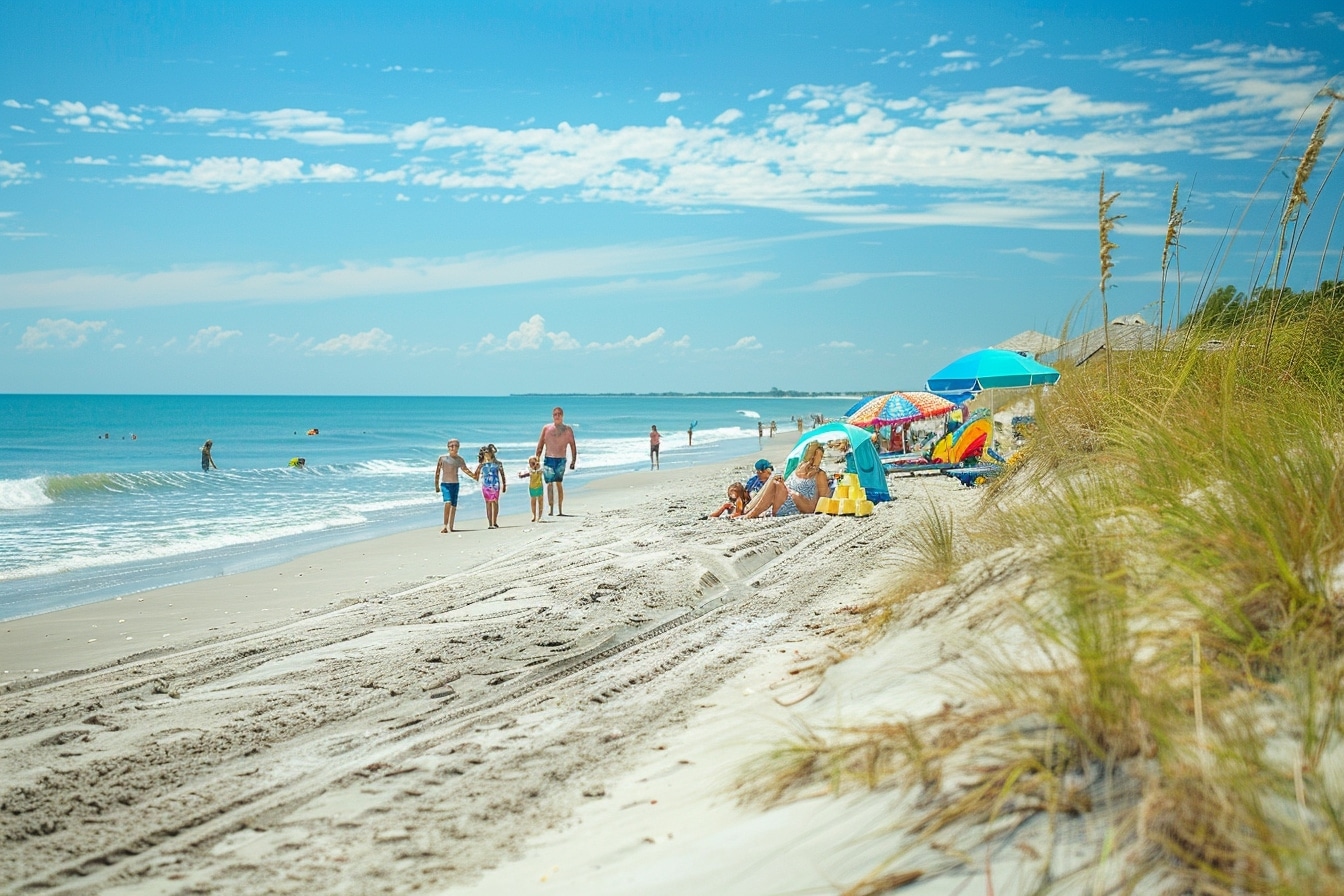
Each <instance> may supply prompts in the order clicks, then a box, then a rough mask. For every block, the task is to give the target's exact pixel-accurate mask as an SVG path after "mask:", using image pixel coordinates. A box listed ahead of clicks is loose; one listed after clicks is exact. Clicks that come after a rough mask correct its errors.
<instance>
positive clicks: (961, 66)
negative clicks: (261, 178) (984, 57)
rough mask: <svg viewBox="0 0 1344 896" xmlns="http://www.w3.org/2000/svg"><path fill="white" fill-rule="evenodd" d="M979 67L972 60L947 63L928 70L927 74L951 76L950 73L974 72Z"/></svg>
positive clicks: (977, 63) (978, 64)
mask: <svg viewBox="0 0 1344 896" xmlns="http://www.w3.org/2000/svg"><path fill="white" fill-rule="evenodd" d="M979 67H980V63H979V62H977V61H975V60H974V59H969V60H967V61H965V62H949V63H948V64H947V65H940V66H937V67H936V68H932V69H929V74H930V75H946V74H951V73H952V72H971V71H975V70H976V69H977V68H979Z"/></svg>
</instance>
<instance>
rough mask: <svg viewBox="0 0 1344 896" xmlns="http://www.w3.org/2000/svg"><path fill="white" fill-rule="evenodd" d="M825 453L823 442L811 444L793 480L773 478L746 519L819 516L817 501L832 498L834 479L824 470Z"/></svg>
mask: <svg viewBox="0 0 1344 896" xmlns="http://www.w3.org/2000/svg"><path fill="white" fill-rule="evenodd" d="M825 453H826V449H825V448H824V447H822V444H821V443H820V442H808V443H807V447H806V448H804V449H803V458H802V460H801V461H799V463H798V466H797V467H795V468H794V470H793V472H792V473H790V474H789V478H788V479H781V478H780V477H779V474H775V475H774V476H771V477H770V480H769V481H768V482H766V483H765V485H764V486H762V487H761V490H760V491H759V492H757V493H756V497H755V498H753V499H752V502H751V506H749V507H748V508H747V512H746V513H745V514H744V516H747V517H752V518H754V517H758V516H763V515H764V514H765V513H767V512H769V513H770V515H772V516H793V515H794V514H798V513H813V512H815V511H816V509H817V499H818V498H828V497H830V495H831V479H830V477H829V476H827V475H826V471H825V470H823V469H822V468H821V459H822V457H823V456H824V455H825Z"/></svg>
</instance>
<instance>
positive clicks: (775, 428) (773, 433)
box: [770, 420, 779, 439]
mask: <svg viewBox="0 0 1344 896" xmlns="http://www.w3.org/2000/svg"><path fill="white" fill-rule="evenodd" d="M778 428H779V427H777V426H776V425H775V421H773V420H771V421H770V438H772V439H773V438H774V437H775V430H777V429H778Z"/></svg>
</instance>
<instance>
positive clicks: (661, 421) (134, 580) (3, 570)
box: [0, 395, 854, 619]
mask: <svg viewBox="0 0 1344 896" xmlns="http://www.w3.org/2000/svg"><path fill="white" fill-rule="evenodd" d="M853 401H854V397H853V396H848V397H846V396H837V397H834V398H734V397H718V396H703V397H700V396H676V397H672V396H667V397H664V396H657V397H651V396H598V395H529V396H507V397H441V398H438V397H400V398H398V397H307V396H180V395H173V396H166V395H0V619H12V618H16V617H19V616H27V615H32V614H35V613H42V612H47V611H50V610H55V609H60V608H64V607H70V606H76V605H79V604H83V603H89V602H91V601H95V600H102V599H106V598H109V597H116V596H121V595H125V594H131V593H134V592H137V591H143V590H146V589H149V588H156V587H160V586H163V585H169V584H175V583H179V582H185V581H193V580H197V579H203V578H210V577H213V576H217V575H223V574H227V573H232V572H239V571H243V570H248V569H258V568H261V567H264V566H269V565H272V564H275V563H279V562H283V561H285V560H288V559H291V558H293V557H297V556H299V555H301V554H305V553H309V552H311V551H315V550H320V549H322V548H327V547H333V546H336V545H340V544H346V543H350V542H354V541H360V540H363V539H367V538H372V537H375V536H378V535H384V534H390V533H393V532H399V531H405V530H408V529H412V528H415V527H418V526H425V527H430V526H438V525H439V524H440V522H441V517H442V501H441V499H440V497H439V495H438V493H437V492H436V491H435V490H434V464H435V461H436V459H437V458H438V456H439V455H440V454H442V453H444V450H445V449H444V444H445V442H446V441H447V440H448V439H449V438H450V437H452V438H457V439H460V440H461V442H462V454H463V455H465V456H466V457H467V460H468V461H469V462H473V463H474V461H475V459H476V450H477V448H478V447H479V446H481V445H484V444H486V443H494V444H495V445H496V447H497V448H498V449H499V454H500V460H501V461H502V462H503V464H504V466H505V469H506V471H507V472H508V474H509V476H510V482H511V483H513V484H516V485H522V483H520V482H518V480H517V478H516V477H517V473H518V472H519V471H521V470H523V469H525V468H526V463H527V457H528V456H530V455H531V454H532V452H533V450H534V449H535V447H536V444H537V437H538V435H539V433H540V431H541V427H542V425H543V424H545V423H547V422H549V421H550V415H551V408H552V407H554V406H555V405H561V406H563V407H564V409H565V421H566V422H567V423H569V424H571V425H572V426H573V427H574V431H575V435H576V438H577V440H578V446H579V462H578V466H577V469H576V470H574V471H572V472H570V473H568V474H567V475H566V477H565V483H566V485H567V486H569V487H570V488H569V489H567V491H566V507H567V509H570V510H572V511H573V512H575V513H582V512H583V500H582V492H581V491H577V492H576V491H574V487H575V486H582V484H583V483H584V482H590V481H592V480H593V479H595V478H598V477H602V476H609V475H612V474H614V473H622V472H630V471H635V470H648V467H649V461H648V432H649V427H650V426H651V425H657V427H658V430H659V432H661V433H663V436H664V437H663V446H662V464H661V465H662V467H663V469H672V468H676V467H684V466H689V465H692V464H699V463H705V462H709V461H717V460H722V459H727V458H730V457H735V456H737V455H741V454H747V453H751V452H754V451H756V450H757V449H758V447H759V443H758V440H757V435H756V424H757V422H758V421H760V422H763V423H764V424H765V425H766V428H767V433H768V427H769V422H770V421H771V420H775V421H777V422H778V424H779V434H778V436H776V439H777V440H783V441H784V442H786V443H787V444H790V445H792V444H793V442H794V441H795V440H796V438H797V432H796V429H795V426H794V424H793V423H792V422H791V421H792V418H794V417H803V418H810V417H811V416H812V415H813V414H822V415H825V416H826V417H835V416H838V415H839V414H842V413H843V412H844V411H845V410H846V409H847V408H848V407H849V406H850V405H851V404H852V403H853ZM692 423H695V424H696V426H695V439H694V445H693V446H692V447H687V444H686V429H687V427H688V426H690V425H691V424H692ZM310 429H316V430H317V431H318V432H317V435H311V436H310V435H307V433H308V431H309V430H310ZM206 439H211V440H213V442H214V458H215V463H216V464H217V465H218V467H219V469H218V470H214V471H211V472H210V473H208V474H207V473H202V472H201V466H200V448H201V445H202V443H203V442H204V441H205V440H206ZM774 444H775V445H776V446H777V445H778V442H775V443H774ZM295 457H303V458H304V459H305V460H306V466H305V467H304V468H303V469H296V468H294V467H291V466H290V463H289V462H290V460H291V458H295ZM748 473H749V471H748V470H744V471H743V477H744V478H745V476H746V475H747V474H748ZM650 475H651V476H652V475H657V474H653V473H651V474H650ZM501 509H502V510H503V512H504V513H505V514H511V513H527V512H528V499H527V489H526V488H521V487H518V488H512V489H510V490H509V491H508V492H507V493H506V494H505V495H504V498H503V502H502V508H501ZM483 517H484V504H483V502H482V501H481V499H480V496H479V494H478V492H477V490H476V488H475V484H474V483H472V482H470V481H466V482H465V483H464V484H463V494H462V498H461V502H460V509H459V513H458V519H459V520H461V521H464V522H466V523H467V524H468V525H471V524H472V523H473V521H474V520H477V519H482V518H483Z"/></svg>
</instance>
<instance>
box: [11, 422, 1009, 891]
mask: <svg viewBox="0 0 1344 896" xmlns="http://www.w3.org/2000/svg"><path fill="white" fill-rule="evenodd" d="M787 447H788V446H787V445H785V444H783V443H782V442H781V443H780V444H779V445H778V446H777V447H775V450H774V452H773V453H774V456H775V459H776V460H779V459H780V458H781V457H782V455H783V453H784V452H785V451H787ZM769 453H770V452H769V451H768V452H767V454H769ZM754 457H755V455H752V456H750V457H746V458H742V459H740V460H739V461H735V462H733V463H732V464H716V465H713V466H707V467H700V468H694V469H690V470H684V471H677V472H660V473H631V474H624V475H621V476H617V477H613V478H610V479H607V480H604V481H601V482H598V483H594V484H592V485H590V486H587V487H584V488H582V489H575V490H573V491H572V492H571V494H569V495H568V496H567V498H568V500H567V501H566V509H567V510H568V511H570V512H571V513H573V514H574V516H572V517H565V518H552V519H549V520H548V521H547V522H544V523H540V524H533V523H531V522H530V521H529V520H528V519H527V517H514V518H507V517H506V518H505V519H504V520H503V527H502V528H501V529H499V530H495V531H487V530H485V528H484V522H483V521H477V522H474V523H473V524H471V526H470V527H469V529H468V531H464V532H461V533H459V534H455V535H441V534H439V532H438V526H437V525H433V524H434V523H435V522H436V521H435V520H426V526H425V528H424V529H422V530H417V531H414V532H409V533H405V534H401V535H396V536H392V537H388V538H381V539H377V540H373V541H368V542H363V543H360V544H355V545H350V546H347V547H342V548H337V549H334V550H328V551H323V552H321V553H318V554H313V555H311V556H307V557H303V558H300V559H298V560H295V561H293V562H290V563H286V564H284V565H282V566H278V567H274V568H271V569H265V570H259V571H256V572H249V573H243V574H238V575H231V576H223V577H218V578H213V579H208V580H205V581H202V582H197V583H193V584H189V585H182V586H176V587H172V588H165V589H161V590H158V591H152V592H148V593H145V594H140V595H134V596H131V597H126V598H122V599H120V600H113V601H105V602H103V603H99V604H93V605H89V606H86V607H81V608H77V609H73V610H66V611H61V612H57V613H49V614H44V615H41V616H35V617H31V618H25V619H19V620H14V621H11V622H8V623H4V624H3V625H2V626H0V657H3V668H4V669H5V670H6V671H5V674H4V677H3V683H0V718H2V719H3V738H2V739H0V780H3V781H4V782H5V783H4V784H3V785H0V788H2V790H0V793H2V794H3V795H2V796H0V806H3V809H4V811H3V812H2V813H0V837H2V838H3V841H4V842H5V844H6V846H5V849H4V850H3V851H0V889H3V890H4V891H7V892H25V891H33V890H42V891H52V892H72V893H95V892H96V893H179V892H192V893H204V892H229V893H277V892H278V893H286V892H333V893H369V892H392V893H398V892H409V891H426V892H470V893H518V892H534V891H535V892H543V891H545V892H573V893H578V892H585V893H630V892H649V893H690V892H714V893H827V892H836V891H837V888H842V887H843V886H844V885H845V884H847V883H852V882H853V881H855V880H857V879H859V878H861V877H863V876H864V875H865V874H867V873H869V872H870V871H872V870H873V868H874V867H875V866H877V865H878V864H879V863H880V862H881V861H882V860H883V859H884V858H886V857H887V856H889V855H890V854H891V851H892V850H893V849H894V847H895V844H896V841H895V840H893V839H892V837H891V836H890V835H883V832H884V831H886V830H887V829H888V828H889V827H890V825H891V821H892V819H893V818H895V813H897V812H899V810H900V802H901V799H902V797H901V795H900V794H899V793H894V792H891V791H886V792H880V793H875V794H866V795H862V796H858V797H845V798H842V799H835V798H832V797H830V796H824V795H823V796H818V797H817V798H813V799H807V800H803V801H800V802H794V803H791V804H789V805H786V806H783V807H780V808H776V809H772V810H769V811H763V810H761V809H759V808H756V807H753V806H744V805H740V804H739V803H738V802H737V800H736V797H735V795H734V792H733V783H734V780H735V779H736V778H737V777H738V775H739V774H740V773H741V771H742V769H743V768H744V767H745V766H747V765H748V764H749V763H751V762H752V761H753V759H754V758H755V757H757V756H759V755H760V754H761V753H763V752H764V751H765V750H768V749H769V748H770V747H771V745H773V744H776V743H778V742H779V741H780V740H782V739H783V738H784V737H785V736H787V735H788V734H789V733H790V730H791V725H794V724H796V722H795V720H796V719H797V718H799V717H800V715H799V714H803V715H802V716H801V717H805V718H807V719H808V720H809V721H810V723H811V724H817V723H819V722H824V723H828V724H829V723H834V722H836V721H840V720H841V717H843V716H844V714H845V713H847V712H851V711H853V710H852V709H851V708H849V707H852V706H854V705H855V701H856V702H857V705H860V706H862V707H865V708H869V707H872V706H875V705H877V706H882V705H890V706H926V705H929V706H935V707H936V706H937V701H938V700H940V699H942V693H941V691H940V690H939V686H938V685H937V684H936V683H935V680H934V670H936V668H937V667H938V665H939V664H940V662H941V659H942V657H944V656H946V655H947V654H948V653H951V652H955V646H954V644H955V641H956V639H957V638H958V637H960V636H962V635H961V634H959V633H964V631H965V629H964V626H963V622H964V621H957V620H955V619H954V620H953V621H951V622H945V621H944V620H942V619H941V618H939V619H933V620H925V621H923V622H922V624H921V625H919V626H917V627H914V628H912V629H910V630H909V631H908V632H906V633H905V635H904V639H903V640H901V639H898V640H895V641H893V639H892V638H888V639H886V640H884V641H883V642H882V644H881V645H879V648H880V649H878V650H877V651H876V652H872V651H869V652H861V653H860V652H857V651H858V647H859V644H858V642H857V640H856V635H855V634H854V632H853V631H852V627H853V623H854V620H855V616H854V613H853V612H852V608H853V607H854V606H855V605H857V604H860V603H862V602H864V601H866V600H868V599H869V598H871V597H872V596H873V595H875V594H877V593H879V592H880V591H881V590H882V589H883V588H884V587H886V586H887V584H888V583H889V581H890V579H891V576H892V574H893V572H894V571H895V570H896V569H897V568H898V567H899V565H900V564H901V563H902V560H903V557H904V556H905V554H904V553H903V549H902V533H903V531H905V530H906V529H907V527H908V525H909V523H910V521H911V520H912V519H914V517H915V515H916V514H918V513H919V512H920V509H921V508H922V507H923V506H925V503H926V502H927V501H928V500H929V499H930V498H932V499H933V500H934V501H935V502H938V503H940V504H943V505H946V506H952V507H955V508H957V509H958V511H961V510H964V509H965V508H968V507H969V506H970V505H971V502H973V501H974V500H976V496H975V493H974V492H973V490H970V489H965V488H963V487H961V486H960V485H958V484H957V483H956V482H955V481H953V480H951V479H948V478H946V477H941V476H938V477H928V478H915V479H903V480H900V481H898V482H895V483H894V488H895V492H894V495H893V500H892V501H891V502H889V503H886V504H882V505H879V507H878V508H877V510H876V512H875V513H874V515H873V516H872V517H870V518H867V519H856V518H852V517H848V518H846V517H841V518H837V517H825V516H802V517H793V518H785V519H781V520H769V519H766V520H732V521H729V520H705V519H702V518H701V517H702V516H703V514H705V513H706V512H708V511H709V510H712V509H714V508H715V507H717V506H718V504H719V503H720V502H721V501H722V494H723V488H724V486H725V485H726V484H727V483H728V482H730V481H732V480H733V479H742V478H745V476H746V475H747V473H748V472H749V466H750V461H751V460H753V459H754ZM848 653H855V654H856V655H855V658H854V659H851V660H849V661H847V662H843V663H840V664H839V665H832V663H833V662H834V660H836V659H837V658H839V657H840V656H842V655H844V654H848ZM828 667H829V671H826V672H825V674H823V670H826V669H827V668H828ZM962 883H964V881H962ZM955 885H956V880H954V879H951V878H942V879H940V880H937V881H931V882H929V883H928V884H927V886H926V885H925V884H921V885H919V886H918V887H916V888H915V890H914V892H920V893H936V892H944V888H945V887H952V886H955ZM1009 891H1010V890H1004V889H1003V888H1002V886H1001V887H1000V890H999V892H1009Z"/></svg>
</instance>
